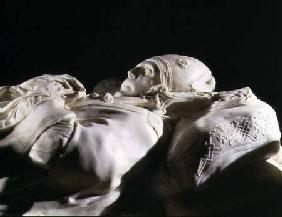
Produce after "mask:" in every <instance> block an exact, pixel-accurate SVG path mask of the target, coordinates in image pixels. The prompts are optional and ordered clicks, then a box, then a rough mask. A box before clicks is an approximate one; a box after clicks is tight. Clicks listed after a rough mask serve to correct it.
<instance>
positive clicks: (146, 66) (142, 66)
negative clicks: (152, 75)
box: [135, 61, 156, 70]
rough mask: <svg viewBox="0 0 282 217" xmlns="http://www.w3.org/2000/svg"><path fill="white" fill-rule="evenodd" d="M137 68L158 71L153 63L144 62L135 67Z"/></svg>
mask: <svg viewBox="0 0 282 217" xmlns="http://www.w3.org/2000/svg"><path fill="white" fill-rule="evenodd" d="M135 67H136V68H137V67H139V68H144V69H152V70H156V65H155V64H154V63H152V62H149V61H144V62H142V63H139V64H138V65H136V66H135Z"/></svg>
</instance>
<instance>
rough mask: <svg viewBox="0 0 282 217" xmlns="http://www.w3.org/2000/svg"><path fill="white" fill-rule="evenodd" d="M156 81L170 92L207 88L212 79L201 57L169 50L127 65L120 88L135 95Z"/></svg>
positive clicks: (213, 84)
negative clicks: (126, 74) (132, 65)
mask: <svg viewBox="0 0 282 217" xmlns="http://www.w3.org/2000/svg"><path fill="white" fill-rule="evenodd" d="M156 85H161V86H162V87H163V88H164V89H165V90H166V91H173V92H192V91H197V92H211V91H213V90H214V88H215V80H214V77H213V76H212V73H211V71H210V70H209V68H208V67H207V66H206V65H205V64H203V63H202V62H201V61H199V60H197V59H195V58H193V57H188V56H180V55H176V54H169V55H164V56H154V57H152V58H150V59H146V60H145V61H143V62H141V63H139V64H138V65H137V66H136V67H135V68H133V69H131V70H130V71H129V72H128V78H127V79H126V80H125V81H124V82H123V83H122V85H121V90H120V91H121V92H122V93H123V94H124V95H126V96H138V95H140V94H145V93H146V92H147V91H148V90H149V89H150V88H152V87H153V86H156Z"/></svg>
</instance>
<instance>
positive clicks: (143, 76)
mask: <svg viewBox="0 0 282 217" xmlns="http://www.w3.org/2000/svg"><path fill="white" fill-rule="evenodd" d="M159 83H160V76H159V71H158V69H157V67H156V66H154V64H153V63H150V62H146V61H145V62H142V63H140V64H138V65H137V66H136V67H135V68H133V69H131V70H130V71H128V78H127V79H125V80H124V82H123V83H122V84H121V88H120V92H121V93H122V94H123V95H125V96H140V95H142V94H145V93H146V92H147V91H148V90H149V89H150V88H151V87H152V86H153V85H156V84H159Z"/></svg>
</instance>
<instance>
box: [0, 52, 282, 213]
mask: <svg viewBox="0 0 282 217" xmlns="http://www.w3.org/2000/svg"><path fill="white" fill-rule="evenodd" d="M119 85H120V86H119ZM214 88H215V79H214V77H213V75H212V73H211V71H210V70H209V68H208V67H207V66H205V65H204V64H203V63H202V62H201V61H199V60H197V59H195V58H192V57H187V56H180V55H164V56H155V57H152V58H149V59H146V60H145V61H142V62H141V63H140V64H138V65H137V66H136V67H134V68H133V69H131V70H129V72H128V78H126V79H125V80H124V81H123V82H118V81H116V80H105V81H102V82H100V83H99V84H98V85H97V86H96V87H94V91H93V92H91V93H89V94H87V92H86V90H85V88H84V87H83V85H82V83H80V82H79V81H78V80H77V79H76V78H74V77H72V76H70V75H42V76H38V77H35V78H32V79H30V80H28V81H26V82H24V83H22V84H19V85H16V86H4V87H0V99H1V108H0V157H1V159H2V162H3V165H11V164H12V163H13V164H14V165H13V167H15V168H13V169H11V170H9V169H7V167H5V166H1V167H0V173H1V177H2V179H1V188H0V189H1V191H0V204H1V207H2V208H1V212H2V214H24V215H104V214H105V215H106V214H121V215H122V214H125V215H135V214H136V215H138V214H142V212H143V211H144V209H142V210H143V211H142V210H141V211H139V212H138V211H137V210H135V211H132V210H131V211H128V210H130V208H129V207H130V206H131V205H132V204H131V203H132V201H130V202H128V206H126V204H127V203H124V202H123V200H124V199H123V198H126V197H127V198H131V197H134V196H132V195H135V196H139V197H140V198H146V196H144V195H142V189H144V191H146V190H145V189H150V192H151V194H149V195H147V197H148V199H150V200H151V199H152V198H164V199H163V200H162V202H161V207H163V210H162V212H161V213H158V214H163V215H189V214H191V213H192V214H193V213H194V214H195V212H194V211H193V212H192V210H193V209H191V208H190V209H189V207H188V206H185V204H182V203H179V204H177V203H176V202H175V201H176V200H174V199H173V197H171V195H176V194H184V192H186V191H188V190H191V189H201V188H202V186H206V185H208V184H209V183H212V182H213V181H214V180H216V179H217V178H218V177H220V176H221V175H222V174H226V172H227V171H230V170H231V169H232V168H245V167H246V166H248V165H257V164H258V162H260V163H261V162H265V163H271V164H273V165H276V166H277V167H280V168H281V152H278V151H279V148H280V136H281V134H280V131H279V125H278V121H277V117H276V113H275V111H274V110H273V109H272V108H271V106H270V105H268V104H267V103H265V102H263V101H261V100H259V99H258V98H257V97H256V96H255V95H254V93H253V92H252V90H251V89H250V88H248V87H245V88H241V89H237V90H233V91H222V92H214ZM158 153H159V154H158ZM277 153H278V154H277ZM266 160H267V161H266ZM152 162H153V163H152ZM152 168H154V169H152ZM150 170H152V171H154V172H151V173H150V172H148V171H150ZM19 171H22V172H19ZM33 171H36V173H35V172H33ZM30 173H31V174H32V175H31V174H30ZM31 177H32V181H27V183H25V182H24V181H22V180H29V179H30V178H31ZM128 177H129V178H128ZM146 177H150V178H148V179H147V178H146ZM14 180H18V181H14ZM127 180H133V181H127ZM134 180H135V181H134ZM142 180H150V181H142ZM140 182H142V184H140ZM132 185H133V186H135V187H133V188H132V187H130V186H132ZM138 186H141V187H138ZM39 189H40V190H39ZM42 189H44V190H42ZM128 189H129V190H128ZM130 189H139V191H138V192H139V193H136V194H135V193H132V192H135V190H130ZM26 192H28V193H27V194H26V195H27V196H26V197H28V198H29V199H28V200H27V199H26V198H25V196H22V195H25V193H26ZM42 192H45V193H46V192H47V193H46V194H45V193H42ZM143 193H144V192H143ZM30 194H31V195H32V196H30ZM17 195H21V196H19V197H18V200H16V201H17V204H23V205H22V206H23V207H27V208H25V209H19V208H17V207H14V206H13V204H15V202H14V201H15V198H17ZM46 195H47V196H46ZM135 199H136V198H135ZM132 200H133V201H134V198H133V199H132ZM136 201H137V199H136ZM143 202H144V204H146V202H145V201H143ZM137 203H138V202H137ZM144 206H145V205H144ZM148 206H149V205H148ZM121 207H123V208H121ZM144 208H146V207H144ZM143 214H144V212H143ZM147 214H149V212H147Z"/></svg>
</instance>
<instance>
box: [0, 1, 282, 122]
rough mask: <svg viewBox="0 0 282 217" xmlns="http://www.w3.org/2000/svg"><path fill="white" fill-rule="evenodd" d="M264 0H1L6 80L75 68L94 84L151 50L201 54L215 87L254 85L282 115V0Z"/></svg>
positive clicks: (122, 72) (120, 72) (151, 53)
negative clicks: (281, 1) (281, 100)
mask: <svg viewBox="0 0 282 217" xmlns="http://www.w3.org/2000/svg"><path fill="white" fill-rule="evenodd" d="M279 2H280V1H279V0H276V1H274V0H273V1H271V0H267V1H266V0H265V1H261V0H257V1H203V0H197V1H189V0H186V1H150V0H143V1H128V2H126V1H94V0H93V1H74V2H72V1H13V0H7V1H2V2H1V3H4V4H3V6H4V7H3V8H4V13H2V14H4V21H5V26H4V28H2V30H4V31H3V34H2V35H1V42H0V43H1V44H0V48H1V60H4V61H1V62H2V63H1V65H0V67H1V68H0V72H1V76H0V78H1V79H0V85H7V84H17V83H19V82H22V81H24V80H26V79H29V78H31V77H33V76H36V75H40V74H43V73H51V74H59V73H69V74H71V75H73V76H75V77H77V78H78V79H79V80H80V81H81V82H82V83H83V84H84V85H85V86H86V88H87V89H88V91H91V90H92V89H93V87H94V85H95V83H96V82H97V81H99V80H102V79H105V78H110V77H117V78H120V79H123V78H124V77H125V76H126V72H127V70H128V69H130V68H131V67H133V66H134V65H136V64H137V63H138V62H140V61H142V60H144V59H145V58H148V57H151V56H154V55H162V54H167V53H177V54H184V55H188V56H194V57H196V58H199V59H200V60H202V61H203V62H204V63H205V64H206V65H208V66H209V67H210V69H211V70H212V71H213V73H214V76H215V78H216V80H217V88H216V90H217V91H219V90H232V89H236V88H241V87H244V86H249V87H251V88H252V90H253V92H254V93H255V94H256V95H257V96H258V97H259V98H261V99H262V100H264V101H266V102H268V103H269V104H271V105H272V106H273V107H274V108H275V109H276V111H277V112H278V116H279V117H282V114H281V111H282V109H281V108H282V107H281V103H280V93H281V88H280V86H281V85H280V82H281V77H282V76H281V70H282V58H281V57H282V54H281V47H282V46H281V44H282V43H281V26H282V19H281V18H282V17H281V15H280V13H281V11H282V10H281V9H282V7H281V3H279Z"/></svg>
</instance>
